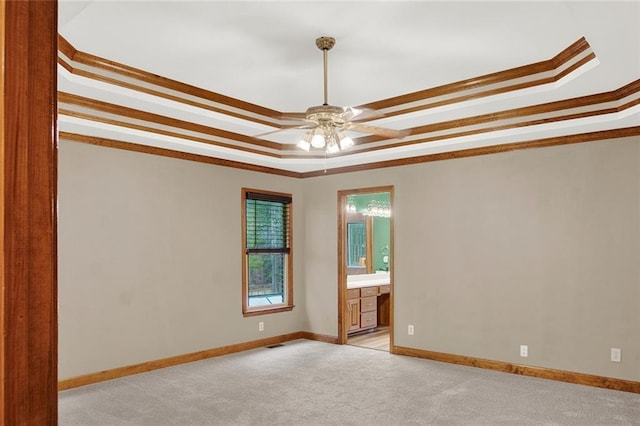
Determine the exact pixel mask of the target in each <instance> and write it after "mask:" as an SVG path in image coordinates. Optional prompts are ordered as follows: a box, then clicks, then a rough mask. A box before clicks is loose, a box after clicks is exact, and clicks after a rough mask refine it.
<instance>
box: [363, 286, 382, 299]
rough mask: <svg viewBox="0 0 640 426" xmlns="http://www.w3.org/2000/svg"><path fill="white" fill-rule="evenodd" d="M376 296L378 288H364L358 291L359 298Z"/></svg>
mask: <svg viewBox="0 0 640 426" xmlns="http://www.w3.org/2000/svg"><path fill="white" fill-rule="evenodd" d="M377 294H378V287H364V288H361V289H360V296H361V297H368V296H376V295H377Z"/></svg>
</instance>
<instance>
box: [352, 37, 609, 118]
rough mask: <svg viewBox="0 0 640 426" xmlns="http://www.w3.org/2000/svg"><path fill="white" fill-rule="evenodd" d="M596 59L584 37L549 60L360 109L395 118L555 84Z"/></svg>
mask: <svg viewBox="0 0 640 426" xmlns="http://www.w3.org/2000/svg"><path fill="white" fill-rule="evenodd" d="M595 57H596V56H595V53H594V52H593V51H592V50H591V47H590V46H589V44H588V43H587V41H586V40H585V39H584V37H583V38H580V39H579V40H577V41H576V42H575V43H573V44H572V45H571V46H569V47H567V48H566V49H564V50H563V51H562V52H560V53H559V54H557V55H556V56H555V57H553V58H552V59H548V60H545V61H541V62H536V63H533V64H529V65H524V66H520V67H517V68H512V69H509V70H505V71H499V72H495V73H491V74H487V75H484V76H480V77H475V78H470V79H467V80H462V81H459V82H455V83H449V84H445V85H442V86H438V87H434V88H431V89H426V90H421V91H418V92H413V93H408V94H406V95H401V96H396V97H392V98H387V99H383V100H380V101H376V102H371V103H368V104H365V105H362V106H361V107H362V108H370V109H374V110H376V111H380V112H381V113H383V114H385V115H387V116H395V115H400V114H407V113H409V112H414V111H419V110H424V109H430V108H436V107H439V106H443V105H449V104H455V103H460V102H465V101H469V100H474V99H479V98H484V97H488V96H494V95H497V94H501V93H506V92H512V91H516V90H522V89H526V88H531V87H536V86H540V85H544V84H549V83H555V82H558V81H560V80H561V79H562V78H565V77H566V76H567V75H568V74H570V73H572V72H575V71H576V70H577V69H579V68H580V67H582V66H584V65H585V64H586V63H588V62H590V61H591V60H594V59H595Z"/></svg>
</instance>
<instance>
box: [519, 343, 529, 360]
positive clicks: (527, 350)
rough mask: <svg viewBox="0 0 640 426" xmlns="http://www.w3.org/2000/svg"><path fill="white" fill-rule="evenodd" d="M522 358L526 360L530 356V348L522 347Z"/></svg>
mask: <svg viewBox="0 0 640 426" xmlns="http://www.w3.org/2000/svg"><path fill="white" fill-rule="evenodd" d="M520 356H521V357H522V358H526V357H528V356H529V346H527V345H520Z"/></svg>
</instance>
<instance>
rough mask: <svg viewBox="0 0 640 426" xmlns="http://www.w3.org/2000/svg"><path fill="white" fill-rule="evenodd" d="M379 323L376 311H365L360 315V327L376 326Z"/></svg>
mask: <svg viewBox="0 0 640 426" xmlns="http://www.w3.org/2000/svg"><path fill="white" fill-rule="evenodd" d="M377 325H378V316H377V314H376V311H372V312H364V313H362V314H361V315H360V328H369V327H375V326H377Z"/></svg>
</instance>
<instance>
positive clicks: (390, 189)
mask: <svg viewBox="0 0 640 426" xmlns="http://www.w3.org/2000/svg"><path fill="white" fill-rule="evenodd" d="M381 192H385V193H389V201H390V203H391V217H390V220H389V284H390V293H389V305H390V307H389V353H393V330H394V326H393V323H394V321H393V316H394V278H393V277H394V274H395V268H394V259H395V256H394V247H395V243H394V230H393V229H394V220H395V219H394V186H393V185H387V186H373V187H367V188H355V189H343V190H339V191H338V343H340V344H346V343H347V339H348V336H347V331H348V327H347V319H348V318H347V315H345V312H346V309H347V266H346V264H347V250H346V232H347V223H346V211H347V202H346V200H347V196H348V195H362V194H378V193H381Z"/></svg>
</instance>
